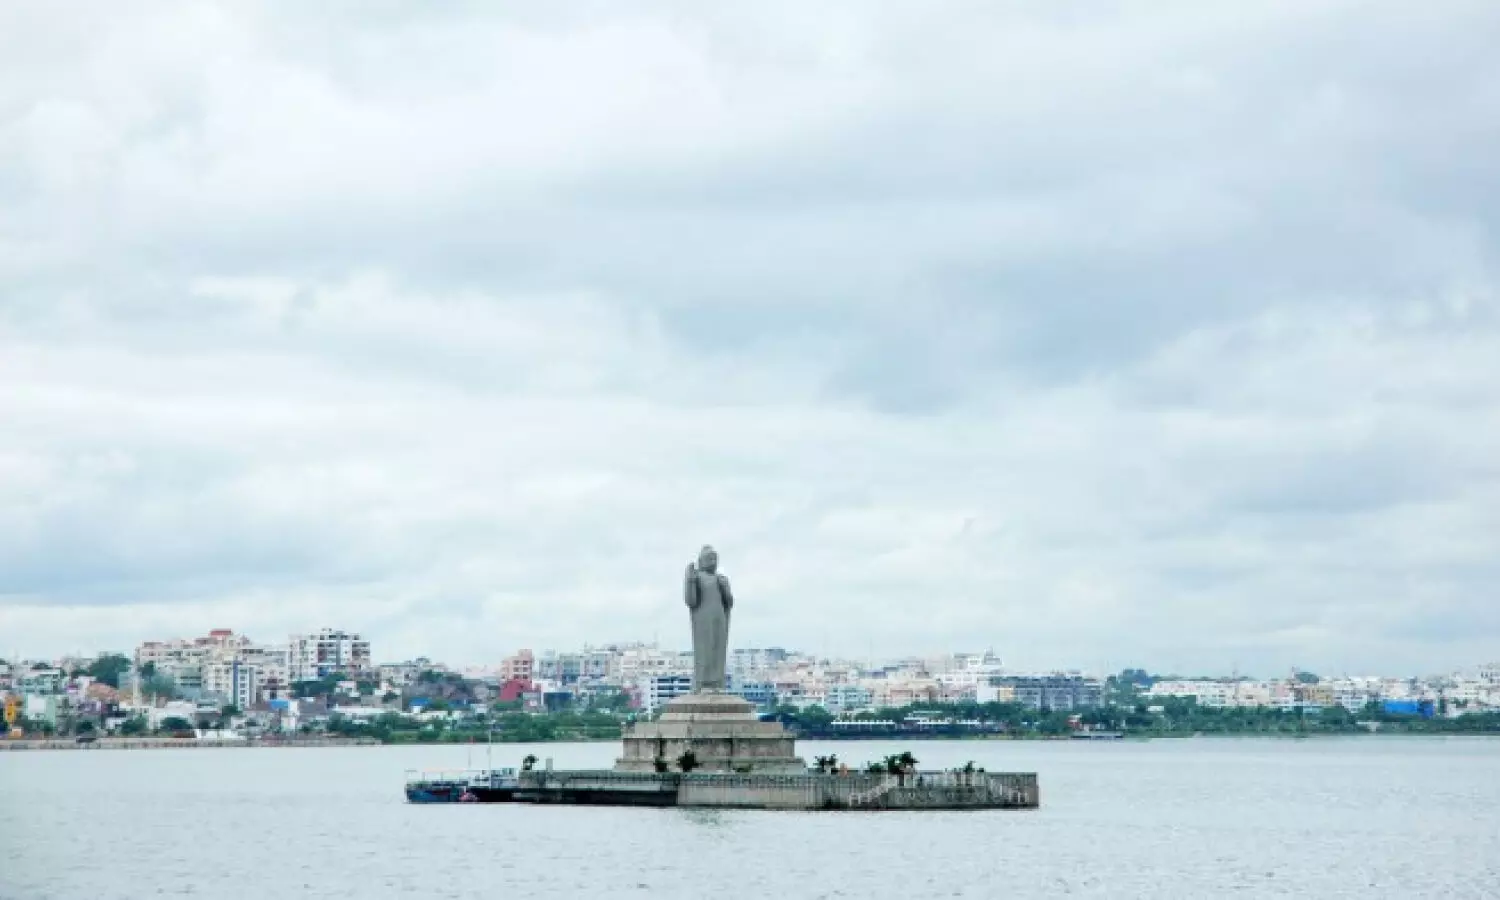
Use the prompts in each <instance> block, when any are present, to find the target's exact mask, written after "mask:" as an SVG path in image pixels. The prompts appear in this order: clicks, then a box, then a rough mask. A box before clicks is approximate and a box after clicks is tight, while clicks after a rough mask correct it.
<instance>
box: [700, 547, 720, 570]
mask: <svg viewBox="0 0 1500 900" xmlns="http://www.w3.org/2000/svg"><path fill="white" fill-rule="evenodd" d="M698 568H700V569H702V570H703V571H705V572H708V573H710V574H712V573H714V572H717V571H718V570H719V551H717V550H715V549H714V548H713V547H711V546H710V545H708V544H704V545H703V549H702V550H699V551H698Z"/></svg>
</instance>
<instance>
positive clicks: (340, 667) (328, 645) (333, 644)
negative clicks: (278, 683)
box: [287, 628, 371, 683]
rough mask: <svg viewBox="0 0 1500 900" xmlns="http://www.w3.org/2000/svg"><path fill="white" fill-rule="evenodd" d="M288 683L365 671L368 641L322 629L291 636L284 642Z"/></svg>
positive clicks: (368, 662) (367, 660) (367, 657)
mask: <svg viewBox="0 0 1500 900" xmlns="http://www.w3.org/2000/svg"><path fill="white" fill-rule="evenodd" d="M287 665H288V668H289V670H290V675H291V680H292V681H293V682H294V683H295V682H298V681H317V680H318V679H320V678H327V677H328V676H329V675H334V674H345V675H353V674H355V673H358V672H368V671H370V670H371V666H370V642H369V641H367V640H365V639H364V638H362V637H360V636H359V635H358V634H354V633H351V632H347V631H339V630H337V629H334V628H324V629H322V630H320V631H318V632H316V633H314V634H294V635H292V636H291V637H290V638H289V639H288V640H287Z"/></svg>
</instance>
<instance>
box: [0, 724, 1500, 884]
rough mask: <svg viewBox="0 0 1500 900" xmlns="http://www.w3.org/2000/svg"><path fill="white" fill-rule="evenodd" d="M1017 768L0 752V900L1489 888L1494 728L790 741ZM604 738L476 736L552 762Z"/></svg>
mask: <svg viewBox="0 0 1500 900" xmlns="http://www.w3.org/2000/svg"><path fill="white" fill-rule="evenodd" d="M799 749H800V752H802V754H803V755H804V756H806V757H807V758H809V759H811V758H812V757H813V756H815V755H818V754H823V753H829V752H833V753H837V754H839V756H840V757H841V758H843V759H845V760H847V761H850V762H854V763H858V762H863V761H864V760H868V759H875V758H878V757H880V756H882V755H884V754H886V753H890V752H896V751H898V750H902V749H911V750H912V751H913V752H914V753H915V754H916V756H917V757H918V758H919V759H920V760H921V761H922V763H923V767H924V768H929V767H932V768H948V767H954V766H959V765H962V764H963V762H964V761H965V760H968V759H974V760H976V761H978V762H979V764H981V765H984V766H986V767H987V768H989V769H990V770H992V771H1001V770H1031V771H1036V772H1038V773H1039V774H1040V779H1041V787H1042V808H1041V809H1040V810H1037V811H1032V812H1014V811H985V812H938V813H931V812H929V813H907V812H887V813H843V814H840V813H792V812H753V811H704V810H696V811H695V810H670V809H669V810H653V809H608V808H580V807H528V806H508V805H496V806H490V805H483V806H470V805H465V806H412V805H409V804H407V803H405V802H404V800H403V798H402V795H401V779H402V773H403V770H405V769H407V768H427V767H444V766H451V767H464V766H465V765H467V764H473V765H475V766H480V765H483V764H484V760H485V755H486V751H485V748H484V747H482V746H481V747H478V748H473V749H469V748H465V747H462V746H446V747H437V746H433V747H348V748H328V749H305V750H302V749H298V750H285V749H254V750H160V751H93V752H77V751H54V752H22V753H3V754H0V898H5V900H12V898H16V900H41V898H56V900H75V898H77V900H83V898H89V900H98V898H140V897H160V896H197V897H211V898H271V897H274V898H283V897H313V898H344V897H348V898H356V897H357V898H379V897H438V898H481V897H482V898H518V897H549V898H550V897H557V898H561V897H567V898H585V897H642V898H645V897H651V898H702V897H710V896H714V897H723V898H739V897H777V898H783V900H786V898H802V897H809V898H817V897H829V898H832V897H848V898H868V900H884V898H892V900H894V898H907V897H1052V896H1080V897H1195V898H1198V897H1210V896H1223V895H1235V896H1244V897H1274V896H1313V897H1497V896H1500V740H1492V739H1484V738H1386V737H1368V738H1349V739H1338V738H1327V739H1316V740H1303V741H1295V740H1286V739H1281V740H1275V739H1269V740H1267V739H1199V740H1174V741H1153V742H1139V743H1138V742H1134V741H1130V742H1099V743H1082V742H1075V743H1067V742H1047V743H1042V742H997V741H928V742H923V741H904V742H901V743H885V742H878V741H869V742H863V741H861V742H838V743H817V742H808V743H806V744H802V745H799ZM616 750H617V745H615V744H612V743H611V744H603V743H601V744H545V745H522V744H508V745H496V747H495V748H494V750H493V753H494V762H495V764H496V765H515V764H516V762H517V761H518V760H519V759H520V758H521V757H522V756H524V755H525V754H526V753H528V752H532V753H536V754H537V755H538V756H539V757H543V758H546V757H552V758H553V759H554V760H555V763H556V765H557V766H558V767H572V766H605V765H608V764H609V763H610V761H611V759H612V757H613V756H614V754H615V752H616Z"/></svg>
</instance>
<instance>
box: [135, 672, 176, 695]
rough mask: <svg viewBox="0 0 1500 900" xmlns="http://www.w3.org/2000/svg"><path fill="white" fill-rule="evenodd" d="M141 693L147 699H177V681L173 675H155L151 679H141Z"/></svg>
mask: <svg viewBox="0 0 1500 900" xmlns="http://www.w3.org/2000/svg"><path fill="white" fill-rule="evenodd" d="M141 693H142V694H143V695H144V696H147V697H161V698H163V699H166V700H171V699H175V698H176V697H177V680H176V679H174V678H173V677H172V676H171V675H167V674H164V673H162V674H156V673H153V674H152V675H151V676H149V677H145V678H142V679H141Z"/></svg>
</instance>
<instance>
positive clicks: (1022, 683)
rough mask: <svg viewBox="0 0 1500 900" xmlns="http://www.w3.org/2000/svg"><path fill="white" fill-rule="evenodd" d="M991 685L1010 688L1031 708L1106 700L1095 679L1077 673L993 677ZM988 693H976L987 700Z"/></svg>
mask: <svg viewBox="0 0 1500 900" xmlns="http://www.w3.org/2000/svg"><path fill="white" fill-rule="evenodd" d="M988 687H990V688H993V689H999V688H1007V689H1008V690H1009V693H1010V695H1011V697H1012V701H1013V702H1015V703H1020V704H1023V705H1024V706H1027V707H1030V708H1031V709H1051V710H1069V709H1093V708H1094V707H1097V706H1099V705H1100V703H1102V702H1103V698H1104V686H1103V685H1102V684H1101V683H1100V682H1099V681H1098V680H1096V679H1092V678H1085V677H1083V676H1082V675H1076V674H1057V675H1004V676H1001V677H998V678H994V679H991V684H990V685H988ZM987 696H988V695H987V692H982V690H981V692H980V693H977V694H976V699H979V700H981V701H984V700H985V699H986V697H987Z"/></svg>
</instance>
